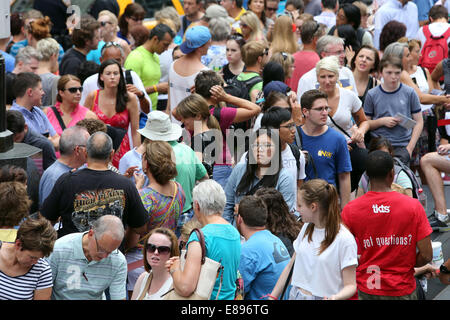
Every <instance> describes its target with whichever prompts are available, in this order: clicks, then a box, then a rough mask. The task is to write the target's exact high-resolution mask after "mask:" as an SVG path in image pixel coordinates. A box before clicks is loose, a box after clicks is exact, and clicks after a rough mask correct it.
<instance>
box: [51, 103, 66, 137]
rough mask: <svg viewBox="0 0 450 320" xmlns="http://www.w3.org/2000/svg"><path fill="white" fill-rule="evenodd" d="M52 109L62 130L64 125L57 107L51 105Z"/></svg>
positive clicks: (64, 127)
mask: <svg viewBox="0 0 450 320" xmlns="http://www.w3.org/2000/svg"><path fill="white" fill-rule="evenodd" d="M51 108H52V110H53V113H54V114H55V117H56V119H58V122H59V125H60V126H61V129H62V131H64V130H65V129H66V125H65V124H64V121H63V119H62V118H61V115H60V114H59V111H58V109H56V107H55V106H52V107H51Z"/></svg>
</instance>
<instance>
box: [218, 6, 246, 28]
mask: <svg viewBox="0 0 450 320" xmlns="http://www.w3.org/2000/svg"><path fill="white" fill-rule="evenodd" d="M220 5H221V6H222V7H224V8H225V9H226V10H227V12H228V15H229V16H230V17H231V18H233V19H234V22H233V24H232V27H233V29H234V30H235V31H237V32H238V31H240V24H239V21H240V20H241V16H242V15H243V14H244V13H245V12H246V11H247V10H245V9H244V8H243V7H242V0H221V1H220Z"/></svg>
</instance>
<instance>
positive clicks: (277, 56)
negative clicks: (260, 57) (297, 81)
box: [270, 52, 295, 85]
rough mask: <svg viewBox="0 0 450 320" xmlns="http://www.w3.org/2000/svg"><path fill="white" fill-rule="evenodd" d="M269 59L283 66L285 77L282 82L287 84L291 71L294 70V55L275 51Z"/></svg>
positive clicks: (289, 80)
mask: <svg viewBox="0 0 450 320" xmlns="http://www.w3.org/2000/svg"><path fill="white" fill-rule="evenodd" d="M270 61H275V62H278V63H279V64H280V65H281V66H282V67H283V71H284V78H285V79H284V82H285V83H286V84H287V85H289V84H290V82H291V78H292V73H293V72H294V70H295V65H294V62H295V61H294V57H293V56H292V55H291V54H290V53H287V52H276V53H274V54H273V55H272V56H271V57H270ZM272 80H276V79H272Z"/></svg>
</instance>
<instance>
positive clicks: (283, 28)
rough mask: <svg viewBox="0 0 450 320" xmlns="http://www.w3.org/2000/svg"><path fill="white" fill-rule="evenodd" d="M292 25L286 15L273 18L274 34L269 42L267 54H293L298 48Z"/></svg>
mask: <svg viewBox="0 0 450 320" xmlns="http://www.w3.org/2000/svg"><path fill="white" fill-rule="evenodd" d="M292 25H293V22H292V19H291V17H289V16H287V15H286V16H280V17H278V18H277V20H275V24H274V26H273V32H272V33H273V34H274V35H276V36H274V37H273V39H272V43H271V44H270V52H269V56H270V55H273V54H275V53H277V52H287V53H290V54H294V53H295V52H297V51H298V50H299V46H298V43H297V39H296V38H295V34H294V30H293V27H292Z"/></svg>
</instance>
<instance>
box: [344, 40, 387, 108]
mask: <svg viewBox="0 0 450 320" xmlns="http://www.w3.org/2000/svg"><path fill="white" fill-rule="evenodd" d="M350 60H351V69H352V71H353V77H354V78H355V83H356V89H357V90H358V97H359V99H360V100H361V102H362V103H363V104H364V100H365V99H366V95H367V92H368V91H369V90H370V89H372V88H375V87H376V86H378V85H379V84H380V81H379V80H378V79H377V78H375V77H374V76H372V75H371V74H372V73H373V72H376V71H377V70H378V65H379V63H380V56H379V54H378V51H377V49H375V48H374V47H372V46H367V45H364V46H362V47H361V48H360V49H359V50H358V51H356V54H355V55H354V56H353V58H352V59H350Z"/></svg>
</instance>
